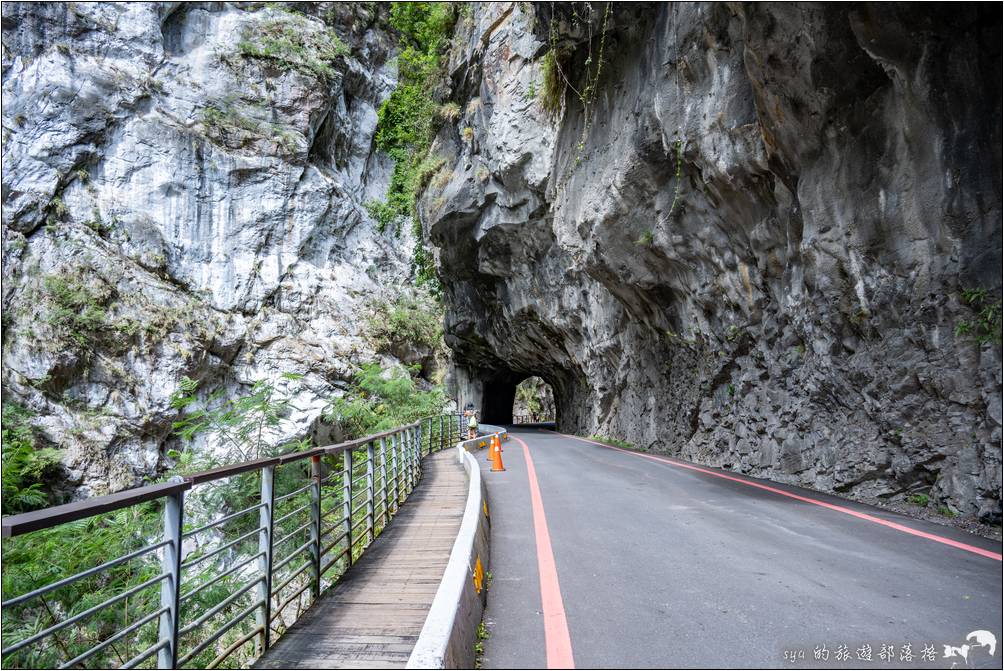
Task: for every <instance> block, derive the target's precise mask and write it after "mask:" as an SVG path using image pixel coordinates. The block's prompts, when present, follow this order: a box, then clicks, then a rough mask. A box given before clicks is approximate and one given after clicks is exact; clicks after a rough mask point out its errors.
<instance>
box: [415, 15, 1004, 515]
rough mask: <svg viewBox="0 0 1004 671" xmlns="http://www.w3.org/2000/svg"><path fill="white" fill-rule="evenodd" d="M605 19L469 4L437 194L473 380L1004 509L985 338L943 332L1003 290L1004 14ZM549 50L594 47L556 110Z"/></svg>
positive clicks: (586, 411) (589, 418) (863, 486)
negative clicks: (594, 77) (544, 384)
mask: <svg viewBox="0 0 1004 671" xmlns="http://www.w3.org/2000/svg"><path fill="white" fill-rule="evenodd" d="M552 7H556V9H552ZM605 7H606V5H604V4H600V3H595V4H592V5H586V4H584V3H576V4H575V5H563V4H556V5H551V4H548V3H532V4H531V3H498V4H490V5H489V4H485V5H478V6H477V7H476V8H475V10H474V11H473V12H472V13H471V14H470V15H469V16H468V17H466V18H464V19H463V20H462V23H461V26H460V29H459V31H460V38H459V39H458V42H460V44H459V46H458V47H457V48H456V49H455V52H454V55H453V58H452V61H451V69H452V72H451V74H452V77H453V82H454V89H455V94H456V97H457V99H458V101H460V102H462V103H463V114H462V117H461V119H460V120H459V122H458V123H457V125H456V126H450V127H448V128H445V129H443V130H442V132H441V133H440V135H439V137H438V139H437V145H436V147H435V150H436V151H437V152H439V153H440V154H441V155H442V156H444V157H446V158H447V159H448V160H447V163H446V166H445V167H444V168H443V173H442V174H441V175H439V176H437V177H434V178H433V179H432V182H431V184H432V186H431V187H430V188H429V189H428V190H427V191H426V192H425V194H424V197H423V200H422V203H421V207H422V214H423V219H424V222H425V226H426V229H427V231H428V233H429V235H430V236H431V239H432V241H433V242H434V243H435V244H436V245H437V246H438V248H439V249H438V255H439V260H440V263H441V272H442V275H443V278H444V280H445V283H446V285H447V307H448V317H447V341H448V343H449V344H450V345H451V347H452V348H453V350H454V353H455V356H456V358H457V361H458V364H459V365H460V370H458V372H457V376H456V384H457V387H458V390H459V391H460V393H461V395H462V396H465V397H468V398H470V397H477V398H480V399H482V405H483V407H484V408H485V420H486V421H493V420H495V421H499V420H505V419H506V417H504V416H502V415H504V414H505V412H506V407H507V403H508V404H509V407H511V398H512V389H513V386H514V385H515V384H516V383H517V382H518V381H519V380H521V379H523V378H525V377H526V376H527V375H531V374H536V375H540V376H542V377H543V378H544V379H545V380H547V381H548V382H549V383H550V384H551V385H552V386H553V387H554V389H555V392H556V394H557V404H558V415H559V421H560V424H561V426H562V428H563V429H564V430H566V431H572V432H578V433H588V434H607V435H611V436H616V437H619V438H625V439H627V440H630V441H631V442H633V443H635V444H636V445H638V446H639V447H642V448H645V449H648V450H653V451H658V452H665V453H671V454H675V455H680V456H682V457H685V458H687V459H692V460H695V461H698V462H702V463H707V464H713V465H717V466H723V467H726V468H731V469H734V470H737V471H741V472H743V473H749V474H752V475H755V476H760V477H767V478H771V479H774V480H780V481H784V482H791V483H797V484H801V485H807V486H810V487H814V488H818V489H821V490H826V491H836V492H841V493H845V494H848V495H850V496H855V497H862V498H872V497H889V498H898V497H902V496H904V495H905V494H906V493H909V492H912V491H925V492H927V491H929V492H930V493H931V494H932V496H933V498H934V499H935V500H937V501H939V502H942V503H946V504H947V505H948V506H950V507H951V508H952V509H954V510H955V511H956V512H959V513H965V514H977V515H979V516H980V517H981V518H982V519H983V520H984V521H998V522H999V520H1000V514H1001V491H1000V486H1001V485H1000V483H1001V345H1000V340H999V334H997V335H995V336H994V337H992V338H985V339H983V341H982V342H981V341H980V340H978V339H977V338H975V337H974V335H973V334H972V333H957V331H961V330H965V328H964V327H963V328H962V329H960V328H959V325H960V324H964V323H965V324H968V323H969V322H971V321H972V320H974V319H976V316H975V312H976V310H975V309H974V307H973V306H971V305H969V304H967V303H966V302H965V301H964V300H963V299H962V295H963V292H965V291H967V290H977V289H983V290H985V291H986V295H987V297H986V299H985V303H984V304H995V303H999V301H1000V295H1001V293H1000V290H1001V245H1002V239H1001V184H1000V175H1001V137H1000V127H1001V113H1000V104H1001V60H1000V46H1001V34H1000V25H1001V16H1000V8H999V7H989V6H971V5H966V6H963V5H960V4H953V5H950V6H949V5H931V4H916V5H906V4H895V5H855V6H845V5H819V4H787V3H785V4H781V3H777V4H775V3H767V4H756V5H745V4H742V5H739V4H729V5H726V4H720V3H715V4H703V3H672V4H661V5H631V6H627V5H618V6H615V7H613V9H612V11H611V13H610V15H609V17H608V19H606V20H607V21H608V24H607V28H608V31H607V34H606V41H605V46H604V47H603V52H602V54H600V53H599V51H600V43H601V39H600V35H601V34H602V32H603V30H602V28H603V24H604V20H605V19H604V17H605V15H606V10H605ZM552 11H554V12H556V13H557V15H556V16H552V15H551V13H552ZM552 22H553V23H552ZM590 36H591V38H590ZM552 47H554V48H556V49H557V50H558V52H559V53H560V54H561V59H562V62H563V66H564V67H563V70H564V71H565V72H566V73H567V74H568V76H569V78H570V83H571V85H572V86H575V87H576V88H578V89H580V90H585V86H586V83H587V77H586V72H587V71H591V72H595V68H596V67H597V62H599V61H600V60H602V62H603V70H602V73H601V77H600V79H599V82H598V85H597V86H596V95H595V99H594V100H591V101H590V104H588V105H585V106H584V105H583V104H582V102H581V101H580V100H579V99H578V98H577V97H576V96H575V95H574V93H572V92H571V91H569V92H567V93H566V97H565V102H564V105H563V106H562V108H561V110H560V111H559V112H558V113H557V114H555V115H553V116H552V115H550V114H548V113H547V112H545V111H544V110H543V109H542V107H541V105H540V102H539V98H540V92H541V89H542V87H543V81H544V72H543V67H544V65H543V59H542V56H543V55H544V54H545V52H546V51H547V50H548V49H549V48H552ZM587 98H588V96H587ZM467 129H470V130H467ZM678 143H679V144H678ZM678 149H679V157H680V160H679V165H680V170H679V173H680V175H679V178H677V177H676V176H675V175H676V173H677V163H678V162H677V158H678Z"/></svg>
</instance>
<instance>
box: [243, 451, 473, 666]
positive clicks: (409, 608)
mask: <svg viewBox="0 0 1004 671" xmlns="http://www.w3.org/2000/svg"><path fill="white" fill-rule="evenodd" d="M422 467H423V469H424V474H423V475H422V479H421V481H420V482H419V484H418V486H417V487H416V488H415V491H413V492H412V493H411V495H410V496H409V497H408V500H407V501H406V502H405V503H404V505H403V506H401V510H400V512H398V514H397V515H396V516H395V517H394V519H393V520H392V521H391V523H390V525H388V526H387V528H386V529H384V531H383V533H382V534H381V535H380V536H379V538H377V539H376V540H375V541H373V543H372V545H370V546H369V548H367V550H366V551H365V552H364V553H363V555H362V557H360V558H359V561H358V562H356V564H354V565H353V566H352V567H351V568H350V569H349V570H348V571H346V573H345V575H343V576H342V578H341V580H340V581H339V582H338V584H336V585H335V586H334V587H333V588H331V589H329V590H328V591H327V592H325V593H324V594H323V595H322V596H321V597H320V598H319V599H318V600H317V602H316V603H315V604H314V605H313V606H311V607H310V608H309V609H308V610H307V611H306V612H305V613H304V614H303V615H302V616H301V617H300V619H299V620H297V621H296V622H295V623H294V624H293V625H292V626H291V627H290V628H289V630H288V631H287V632H286V633H285V634H284V635H283V636H281V637H280V638H279V640H278V641H276V642H275V644H274V645H273V646H272V647H271V648H270V649H269V650H268V651H267V652H266V653H265V654H264V655H263V656H262V657H261V658H260V659H259V660H258V661H257V663H256V664H255V668H259V669H280V668H284V669H296V668H304V669H366V668H371V669H372V668H380V669H386V668H404V666H405V665H406V664H407V663H408V657H409V656H410V655H411V650H412V648H413V647H414V645H415V642H416V641H417V640H418V635H419V633H420V632H421V631H422V625H423V624H425V617H426V615H427V614H428V612H429V607H430V606H431V605H432V599H433V597H435V595H436V590H437V589H438V588H439V582H440V580H441V579H442V577H443V571H444V570H445V569H446V563H447V561H448V560H449V557H450V551H451V550H452V549H453V543H454V541H455V540H456V539H457V531H458V530H459V529H460V521H461V519H462V518H463V516H464V507H465V505H466V502H467V475H466V474H465V473H464V468H463V466H461V465H460V463H458V462H457V453H456V450H452V449H447V450H443V451H441V452H437V453H435V454H432V455H430V456H428V457H426V458H425V459H424V460H423V462H422Z"/></svg>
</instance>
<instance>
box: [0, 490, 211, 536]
mask: <svg viewBox="0 0 1004 671" xmlns="http://www.w3.org/2000/svg"><path fill="white" fill-rule="evenodd" d="M191 487H192V483H191V482H190V481H188V480H184V481H182V482H165V483H162V484H159V485H146V486H145V487H137V488H136V489H127V490H125V491H122V492H117V493H115V494H108V495H107V496H95V497H94V498H90V499H85V500H83V501H74V502H73V503H66V504H63V505H61V506H52V507H51V508H42V509H41V510H33V511H31V512H28V513H20V514H19V515H8V516H7V517H4V518H3V520H2V521H0V526H2V532H3V537H4V538H10V537H11V536H20V535H21V534H26V533H28V532H29V531H41V530H42V529H48V528H50V527H54V526H56V525H59V524H65V523H67V522H76V521H77V520H82V519H84V518H85V517H94V516H95V515H101V514H102V513H110V512H113V511H115V510H119V509H120V508H128V507H130V506H134V505H137V504H139V503H146V502H147V501H153V500H154V499H159V498H163V497H165V496H170V495H172V494H177V493H178V492H183V491H185V490H186V489H191Z"/></svg>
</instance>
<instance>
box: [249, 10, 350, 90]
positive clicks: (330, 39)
mask: <svg viewBox="0 0 1004 671" xmlns="http://www.w3.org/2000/svg"><path fill="white" fill-rule="evenodd" d="M313 26H314V22H312V21H310V20H309V19H306V18H304V17H302V16H299V15H297V14H294V13H288V14H285V15H284V16H283V18H281V19H273V20H271V21H265V22H262V23H259V24H255V25H253V26H248V27H247V28H245V30H244V33H243V35H242V38H241V41H240V42H238V43H237V51H238V53H239V54H240V55H241V56H242V57H244V58H246V59H257V60H263V61H268V62H270V63H272V64H274V65H276V66H278V67H280V68H282V69H283V70H295V71H299V72H302V73H304V74H306V75H310V76H312V77H316V78H317V79H319V80H321V81H325V82H329V81H331V80H332V79H334V77H335V73H336V71H335V67H334V64H335V62H336V61H337V60H338V59H339V58H343V57H345V56H347V55H348V54H349V48H348V47H347V46H346V45H345V43H344V42H342V40H341V39H340V38H339V37H338V36H337V35H336V34H335V33H334V31H332V30H330V29H327V28H325V29H314V27H313Z"/></svg>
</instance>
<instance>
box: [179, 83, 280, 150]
mask: <svg viewBox="0 0 1004 671" xmlns="http://www.w3.org/2000/svg"><path fill="white" fill-rule="evenodd" d="M199 121H200V122H201V123H202V125H203V127H204V128H205V132H206V136H207V137H208V138H209V139H210V140H212V141H214V142H216V143H217V144H219V145H221V146H224V147H230V148H243V147H246V146H248V145H249V144H252V143H254V142H258V141H260V140H267V141H271V142H274V143H275V145H276V147H279V148H281V149H283V150H284V151H285V152H286V153H288V154H292V153H295V152H296V149H297V143H296V136H295V135H294V134H293V133H291V132H289V131H288V130H286V129H284V128H282V127H281V126H279V125H278V124H274V123H267V122H263V121H259V120H258V119H255V118H253V117H250V116H248V115H246V114H244V113H243V112H242V111H241V110H240V109H238V105H237V101H236V99H235V98H233V97H228V98H225V99H223V100H220V101H218V102H214V103H210V104H208V105H206V106H205V107H203V108H202V109H201V110H200V111H199Z"/></svg>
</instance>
